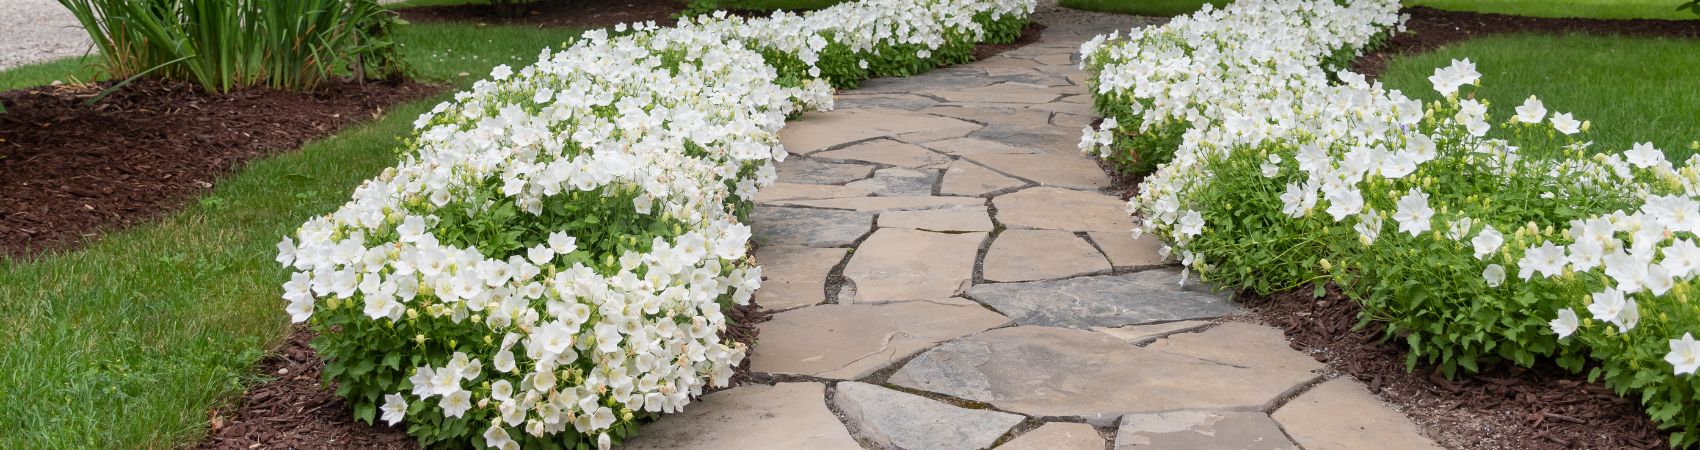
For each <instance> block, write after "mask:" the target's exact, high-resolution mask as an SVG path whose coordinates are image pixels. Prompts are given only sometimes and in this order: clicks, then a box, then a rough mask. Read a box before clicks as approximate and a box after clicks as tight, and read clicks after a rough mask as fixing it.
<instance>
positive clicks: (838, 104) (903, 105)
mask: <svg viewBox="0 0 1700 450" xmlns="http://www.w3.org/2000/svg"><path fill="white" fill-rule="evenodd" d="M832 103H833V107H834V108H838V109H855V108H896V109H904V110H909V111H915V110H919V109H924V108H927V107H930V106H933V105H937V104H938V103H939V101H938V100H935V99H931V98H927V97H922V96H919V95H912V94H839V96H838V97H837V98H834V99H833V102H832Z"/></svg>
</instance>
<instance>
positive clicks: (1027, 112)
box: [921, 106, 1051, 126]
mask: <svg viewBox="0 0 1700 450" xmlns="http://www.w3.org/2000/svg"><path fill="white" fill-rule="evenodd" d="M921 112H924V113H927V114H935V115H940V116H945V117H952V118H957V119H962V120H971V121H975V122H980V123H1000V124H1012V125H1029V126H1044V125H1048V124H1050V121H1051V112H1050V111H1045V110H1038V109H1028V108H963V107H960V106H940V107H933V108H927V109H923V110H921Z"/></svg>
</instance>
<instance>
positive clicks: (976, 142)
mask: <svg viewBox="0 0 1700 450" xmlns="http://www.w3.org/2000/svg"><path fill="white" fill-rule="evenodd" d="M922 145H923V146H926V147H927V148H930V149H933V150H938V151H941V152H945V153H948V154H952V155H956V156H973V155H1006V154H1029V153H1038V152H1039V150H1037V149H1031V148H1023V147H1016V146H1013V145H1009V144H1005V143H1002V142H998V141H990V140H985V139H978V138H968V137H963V138H956V139H945V140H942V141H934V142H928V143H926V144H922Z"/></svg>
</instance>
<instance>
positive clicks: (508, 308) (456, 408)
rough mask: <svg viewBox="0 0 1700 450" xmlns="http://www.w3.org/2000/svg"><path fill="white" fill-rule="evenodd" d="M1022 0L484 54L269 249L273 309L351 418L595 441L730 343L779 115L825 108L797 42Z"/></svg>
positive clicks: (886, 45) (849, 40)
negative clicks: (308, 329) (513, 54)
mask: <svg viewBox="0 0 1700 450" xmlns="http://www.w3.org/2000/svg"><path fill="white" fill-rule="evenodd" d="M910 6H914V7H912V8H911V7H910ZM1032 9H1033V2H1032V1H1031V0H929V1H923V2H908V1H899V0H865V1H863V2H856V3H846V4H842V5H839V6H835V7H833V8H828V9H825V10H821V11H818V12H815V13H811V14H809V15H805V16H796V15H776V16H775V17H773V18H767V19H751V20H745V19H741V18H725V17H724V16H712V17H699V18H694V19H689V20H685V21H682V22H681V23H680V24H679V25H678V26H676V27H668V28H661V27H657V26H655V25H653V24H640V25H636V26H633V27H632V28H631V30H630V32H629V33H626V31H628V30H627V29H626V28H627V27H626V26H623V25H622V26H620V27H617V28H616V30H615V31H616V32H620V33H622V34H620V35H618V36H614V35H610V34H609V33H608V32H606V31H591V32H587V33H586V34H585V35H584V36H583V37H582V38H581V39H579V40H577V41H576V42H574V43H572V45H571V46H570V47H569V48H567V49H565V50H562V51H559V52H552V51H549V50H544V51H543V52H542V54H541V55H540V56H539V59H538V61H537V63H536V64H534V65H531V66H529V67H525V68H523V69H519V70H514V69H512V68H509V67H506V66H501V67H497V68H496V69H495V70H494V71H493V72H492V73H491V75H490V78H489V79H487V80H484V81H480V82H478V83H477V84H475V85H474V86H473V87H472V89H471V90H469V91H466V92H461V93H459V94H457V95H456V96H455V98H454V100H453V101H450V102H445V103H442V104H440V105H437V106H436V107H435V108H434V109H432V110H431V111H430V112H429V113H426V114H424V115H422V116H420V117H419V119H418V120H417V121H416V122H415V124H414V125H415V127H416V129H417V132H416V134H415V136H414V137H413V138H412V139H410V140H409V142H408V145H409V150H408V151H406V152H405V153H404V154H403V156H402V162H401V163H400V164H398V165H397V166H395V167H392V168H389V169H386V170H385V171H384V172H383V173H382V174H380V175H379V176H378V177H377V178H374V179H372V180H368V181H367V182H366V183H364V184H363V185H361V186H360V187H359V188H357V189H356V190H355V192H354V194H353V199H352V200H351V201H350V202H348V203H347V204H345V205H343V206H342V207H341V208H339V209H338V210H337V211H335V212H333V213H331V214H329V215H326V216H322V217H316V218H313V219H311V220H308V221H307V222H306V223H304V224H302V225H301V227H300V228H299V229H298V230H297V231H296V233H295V235H294V236H293V237H291V238H285V239H284V240H283V242H281V243H279V244H278V250H279V252H278V256H277V260H278V262H279V263H281V264H283V265H284V266H286V267H288V268H289V269H290V270H291V276H290V280H289V281H288V282H287V283H285V284H284V286H283V289H284V294H283V298H284V299H285V300H286V301H287V306H286V308H285V310H286V311H287V312H288V314H289V315H290V317H291V318H292V320H293V321H295V322H309V321H310V322H311V323H312V325H313V326H314V328H315V329H316V330H318V331H319V332H320V337H319V338H318V339H317V340H316V341H315V343H314V345H315V347H316V348H317V349H318V350H319V351H320V353H321V354H322V355H323V356H324V357H325V358H326V360H327V366H326V370H325V376H326V378H327V380H329V381H334V382H336V383H337V384H338V386H339V387H338V389H339V393H340V394H341V395H343V396H344V397H345V398H347V399H349V401H350V403H352V404H353V405H354V408H355V414H356V417H357V418H361V419H363V420H367V421H372V420H374V419H380V418H381V420H384V421H386V422H389V423H392V424H394V423H401V422H406V423H407V426H408V431H409V433H411V434H413V435H415V436H416V437H418V438H419V439H420V440H421V442H422V443H424V444H428V445H429V444H435V443H454V444H457V445H471V446H474V447H480V448H502V449H517V448H530V447H532V446H533V445H530V444H532V443H536V444H540V445H544V446H554V445H561V446H565V447H568V448H572V447H580V446H582V445H595V446H598V447H600V448H607V447H609V446H610V445H612V444H613V443H614V442H618V441H620V440H622V439H623V438H625V437H626V436H629V435H630V434H631V433H632V432H633V430H635V428H636V424H637V423H639V422H641V421H643V420H645V419H646V418H648V417H651V416H653V415H655V414H660V413H669V412H675V411H679V410H680V409H682V408H684V407H685V405H686V404H688V403H689V402H690V401H691V399H692V398H693V397H695V396H697V395H700V394H701V393H702V392H703V390H704V389H705V388H708V387H712V386H725V385H726V384H727V382H728V379H729V378H730V376H731V375H732V372H733V367H735V366H736V365H737V364H739V362H740V361H742V360H743V358H744V357H745V355H746V353H747V351H748V349H747V348H745V346H744V344H742V343H737V342H732V341H729V340H727V339H724V338H723V337H722V333H721V332H722V331H724V330H725V328H726V325H727V320H728V318H727V315H726V314H725V310H726V309H727V308H730V307H733V306H734V305H744V304H748V302H749V299H750V298H751V296H752V294H753V293H754V291H755V290H756V289H757V288H759V287H760V280H761V269H760V268H759V267H757V266H755V265H754V264H753V261H752V260H751V258H750V257H749V255H748V250H747V249H748V243H749V239H750V237H751V229H750V227H749V225H748V224H746V223H744V217H746V216H747V212H748V209H749V207H750V202H751V200H752V199H753V198H754V196H755V192H756V190H757V189H759V188H761V187H763V186H766V185H768V184H770V183H772V182H773V180H774V178H775V176H776V175H775V173H776V172H775V169H774V166H773V164H774V163H775V162H777V161H782V160H784V158H785V157H786V152H785V150H784V148H783V147H782V146H780V145H779V139H778V135H777V132H778V130H779V128H780V127H781V126H783V124H784V121H785V119H786V118H787V117H790V116H794V115H795V114H798V113H800V112H802V111H805V110H816V109H830V108H831V106H832V96H831V89H832V88H831V85H832V84H833V83H835V82H836V81H834V80H831V79H827V78H825V77H823V76H822V75H821V72H820V70H819V68H818V66H815V62H818V61H820V59H819V58H818V57H819V54H818V52H820V51H822V50H824V49H826V48H829V47H830V48H844V49H849V50H848V51H847V53H845V55H849V56H847V57H857V58H864V59H865V60H876V58H884V59H878V60H879V61H888V62H891V63H894V64H895V63H896V62H902V63H903V64H911V65H913V64H937V63H938V62H937V61H933V60H928V59H927V58H928V57H929V55H928V54H927V53H928V51H937V50H939V49H943V48H947V47H953V46H954V47H962V46H967V47H968V48H972V45H973V44H974V43H975V42H976V40H979V39H984V38H988V35H987V32H986V30H987V28H988V27H992V26H1001V25H1009V24H1014V26H1015V28H1016V29H1017V30H1018V29H1019V28H1020V26H1021V23H1020V22H1021V21H1024V20H1025V17H1026V15H1027V14H1028V13H1030V12H1031V11H1032ZM1000 24H1001V25H1000ZM900 47H901V48H912V49H913V50H911V51H909V52H908V53H906V54H901V55H893V54H882V53H881V52H882V49H891V48H900ZM776 61H779V62H780V63H784V62H789V61H804V62H805V63H804V64H806V65H808V66H815V67H813V68H812V69H802V70H800V71H796V72H789V73H788V72H786V70H787V69H785V68H782V67H779V66H780V65H781V64H777V63H776ZM916 61H922V62H921V63H916ZM927 67H931V66H930V65H929V66H927ZM866 75H867V73H866V72H863V73H861V75H860V76H862V77H865V76H866ZM859 80H860V78H857V79H856V81H859Z"/></svg>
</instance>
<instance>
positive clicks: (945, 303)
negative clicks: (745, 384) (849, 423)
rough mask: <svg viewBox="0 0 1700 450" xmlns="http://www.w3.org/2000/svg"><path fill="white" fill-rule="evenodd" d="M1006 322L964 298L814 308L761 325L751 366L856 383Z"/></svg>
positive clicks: (1005, 319) (799, 310)
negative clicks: (896, 363) (940, 346)
mask: <svg viewBox="0 0 1700 450" xmlns="http://www.w3.org/2000/svg"><path fill="white" fill-rule="evenodd" d="M763 289H765V288H763ZM1008 323H1009V318H1008V317H1004V316H1002V315H999V314H997V313H994V312H991V311H989V310H987V309H986V308H984V307H981V306H980V304H979V303H974V302H973V301H969V300H965V299H960V298H950V299H942V300H925V301H911V302H901V303H887V304H855V305H846V304H836V305H820V306H814V307H809V308H803V309H797V310H792V311H786V312H782V313H779V314H775V315H773V317H772V319H770V320H768V321H766V322H762V323H761V324H760V325H758V328H760V329H761V337H762V341H761V345H760V346H757V347H756V349H755V353H754V355H753V356H751V358H752V359H753V361H752V362H751V366H750V367H751V370H754V371H756V372H762V373H779V374H791V375H806V376H814V377H821V378H833V379H840V380H854V379H858V378H862V377H865V376H867V375H869V374H872V373H873V372H874V371H877V370H880V369H883V368H885V367H886V366H887V365H890V364H891V363H893V362H896V361H899V360H902V359H904V358H908V357H909V356H910V355H914V354H915V353H918V352H920V351H921V350H925V349H927V348H930V347H932V346H933V345H936V344H938V343H940V342H944V341H947V340H951V339H955V338H958V337H962V336H967V335H969V334H972V333H977V332H981V331H985V330H988V329H991V328H995V327H1000V326H1004V325H1006V324H1008Z"/></svg>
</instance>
